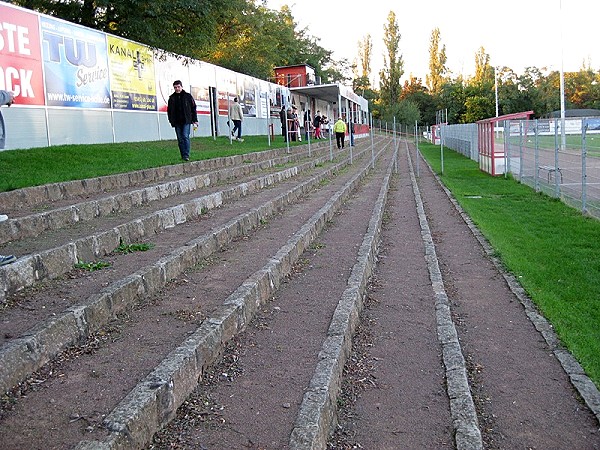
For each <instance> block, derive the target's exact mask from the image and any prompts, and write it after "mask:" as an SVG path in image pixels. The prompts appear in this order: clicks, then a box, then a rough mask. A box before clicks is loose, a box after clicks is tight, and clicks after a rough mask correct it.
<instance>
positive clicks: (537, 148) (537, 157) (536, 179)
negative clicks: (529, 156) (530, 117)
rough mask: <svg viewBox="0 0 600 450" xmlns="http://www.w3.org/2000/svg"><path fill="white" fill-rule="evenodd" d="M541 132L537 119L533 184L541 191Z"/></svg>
mask: <svg viewBox="0 0 600 450" xmlns="http://www.w3.org/2000/svg"><path fill="white" fill-rule="evenodd" d="M539 136H540V134H539V127H538V120H537V119H535V149H534V150H533V152H534V153H533V164H534V168H533V177H534V178H533V185H534V188H535V192H539V191H540V179H539V176H538V175H539V170H538V167H540V138H539Z"/></svg>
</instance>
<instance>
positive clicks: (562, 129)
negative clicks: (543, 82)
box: [558, 0, 567, 151]
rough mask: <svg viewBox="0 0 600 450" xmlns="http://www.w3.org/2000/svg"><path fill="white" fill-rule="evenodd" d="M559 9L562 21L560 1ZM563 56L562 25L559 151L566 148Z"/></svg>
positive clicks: (561, 37) (560, 3) (559, 1)
mask: <svg viewBox="0 0 600 450" xmlns="http://www.w3.org/2000/svg"><path fill="white" fill-rule="evenodd" d="M558 5H559V9H560V14H559V15H560V18H561V20H562V0H558ZM563 55H564V44H563V30H562V23H561V26H560V139H561V141H560V149H561V150H562V151H565V149H566V148H567V137H566V133H565V72H564V68H563V59H564V58H563Z"/></svg>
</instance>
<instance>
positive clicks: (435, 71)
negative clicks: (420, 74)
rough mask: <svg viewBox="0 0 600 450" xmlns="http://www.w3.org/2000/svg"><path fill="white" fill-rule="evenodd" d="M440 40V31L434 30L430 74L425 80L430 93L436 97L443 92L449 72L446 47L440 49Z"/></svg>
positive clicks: (430, 49)
mask: <svg viewBox="0 0 600 450" xmlns="http://www.w3.org/2000/svg"><path fill="white" fill-rule="evenodd" d="M440 40H441V38H440V29H439V28H434V29H433V31H432V32H431V41H430V43H429V74H428V75H427V76H426V78H425V81H426V83H427V87H428V88H429V92H431V93H432V94H434V95H435V94H439V93H440V91H441V90H442V86H443V85H444V82H445V81H446V72H448V69H447V67H446V61H447V57H446V46H445V45H442V48H440V45H441V43H440Z"/></svg>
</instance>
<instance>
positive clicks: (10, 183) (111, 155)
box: [0, 136, 305, 192]
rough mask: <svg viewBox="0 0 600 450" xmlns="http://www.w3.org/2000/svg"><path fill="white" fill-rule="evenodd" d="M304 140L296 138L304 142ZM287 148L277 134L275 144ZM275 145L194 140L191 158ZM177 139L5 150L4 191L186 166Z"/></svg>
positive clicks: (0, 177) (0, 184) (0, 163)
mask: <svg viewBox="0 0 600 450" xmlns="http://www.w3.org/2000/svg"><path fill="white" fill-rule="evenodd" d="M303 143H305V142H304V141H303V142H291V143H290V145H300V144H303ZM282 147H285V142H283V138H282V137H281V136H276V137H275V140H274V141H272V142H271V147H270V148H282ZM267 149H269V146H268V142H267V137H266V136H247V137H244V142H236V141H233V142H232V143H230V142H229V139H228V138H226V137H220V138H217V139H216V140H214V139H213V138H211V137H200V138H193V139H192V145H191V152H190V160H191V161H198V160H203V159H211V158H217V157H223V156H231V155H238V154H244V153H251V152H257V151H263V150H267ZM181 162H182V161H181V158H180V155H179V149H178V148H177V141H153V142H126V143H119V144H94V145H59V146H55V147H41V148H32V149H27V150H6V151H0V192H4V191H11V190H14V189H19V188H23V187H28V186H38V185H42V184H48V183H56V182H60V181H70V180H80V179H84V178H92V177H97V176H102V175H110V174H114V173H123V172H130V171H133V170H139V169H147V168H151V167H160V166H166V165H172V164H181Z"/></svg>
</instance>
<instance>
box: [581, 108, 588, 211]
mask: <svg viewBox="0 0 600 450" xmlns="http://www.w3.org/2000/svg"><path fill="white" fill-rule="evenodd" d="M587 129H588V123H587V119H584V120H582V121H581V212H582V213H584V214H585V213H586V212H587V166H586V164H587V140H586V134H587Z"/></svg>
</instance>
